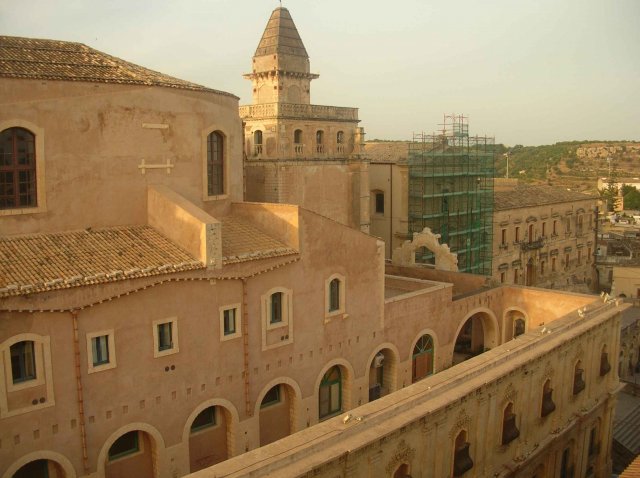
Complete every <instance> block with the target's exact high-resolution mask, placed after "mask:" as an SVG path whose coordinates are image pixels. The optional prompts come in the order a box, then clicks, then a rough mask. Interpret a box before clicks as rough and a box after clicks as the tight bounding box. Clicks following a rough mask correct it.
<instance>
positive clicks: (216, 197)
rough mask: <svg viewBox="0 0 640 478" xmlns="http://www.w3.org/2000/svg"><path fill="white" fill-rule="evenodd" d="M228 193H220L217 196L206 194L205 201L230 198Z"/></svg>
mask: <svg viewBox="0 0 640 478" xmlns="http://www.w3.org/2000/svg"><path fill="white" fill-rule="evenodd" d="M228 198H229V195H228V194H218V195H217V196H205V197H204V198H203V201H220V200H221V199H228Z"/></svg>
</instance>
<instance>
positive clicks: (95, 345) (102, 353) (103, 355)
mask: <svg viewBox="0 0 640 478" xmlns="http://www.w3.org/2000/svg"><path fill="white" fill-rule="evenodd" d="M91 353H92V357H93V366H94V367H95V366H96V365H104V364H107V363H109V336H108V335H99V336H97V337H93V338H92V339H91Z"/></svg>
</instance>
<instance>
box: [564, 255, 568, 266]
mask: <svg viewBox="0 0 640 478" xmlns="http://www.w3.org/2000/svg"><path fill="white" fill-rule="evenodd" d="M564 268H565V270H566V269H569V254H565V255H564Z"/></svg>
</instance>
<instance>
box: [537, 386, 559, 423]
mask: <svg viewBox="0 0 640 478" xmlns="http://www.w3.org/2000/svg"><path fill="white" fill-rule="evenodd" d="M555 409H556V404H555V403H554V402H553V388H551V380H550V379H547V380H546V382H544V386H543V387H542V406H541V408H540V416H541V417H546V416H547V415H549V414H550V413H551V412H552V411H554V410H555Z"/></svg>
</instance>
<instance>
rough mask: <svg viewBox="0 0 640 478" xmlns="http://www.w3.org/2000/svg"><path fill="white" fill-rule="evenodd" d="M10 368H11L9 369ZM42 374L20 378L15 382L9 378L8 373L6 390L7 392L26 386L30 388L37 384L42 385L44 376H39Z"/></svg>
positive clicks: (23, 388) (24, 388) (22, 388)
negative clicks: (24, 378) (20, 379)
mask: <svg viewBox="0 0 640 478" xmlns="http://www.w3.org/2000/svg"><path fill="white" fill-rule="evenodd" d="M9 370H11V369H9ZM41 375H42V374H41V373H40V374H37V375H36V377H35V378H30V379H27V380H22V381H20V382H17V383H15V382H14V381H13V380H12V379H11V375H9V383H8V384H7V391H8V392H17V391H19V390H26V389H27V388H32V387H37V386H39V385H43V384H44V377H42V376H41Z"/></svg>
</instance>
